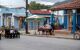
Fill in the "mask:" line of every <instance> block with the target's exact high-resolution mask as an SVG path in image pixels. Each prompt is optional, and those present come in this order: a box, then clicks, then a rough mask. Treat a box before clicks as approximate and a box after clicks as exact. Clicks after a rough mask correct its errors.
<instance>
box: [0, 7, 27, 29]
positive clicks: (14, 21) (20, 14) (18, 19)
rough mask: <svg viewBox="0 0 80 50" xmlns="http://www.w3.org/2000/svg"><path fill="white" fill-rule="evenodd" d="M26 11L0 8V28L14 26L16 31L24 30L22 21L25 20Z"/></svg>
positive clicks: (21, 8) (20, 8)
mask: <svg viewBox="0 0 80 50" xmlns="http://www.w3.org/2000/svg"><path fill="white" fill-rule="evenodd" d="M25 11H26V9H25V8H23V7H19V8H5V7H1V8H0V27H1V26H5V27H7V26H9V27H10V26H14V27H15V28H17V29H20V28H25V24H24V19H25V18H26V12H25Z"/></svg>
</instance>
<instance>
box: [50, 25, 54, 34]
mask: <svg viewBox="0 0 80 50" xmlns="http://www.w3.org/2000/svg"><path fill="white" fill-rule="evenodd" d="M50 26H51V29H50V31H51V35H52V32H54V24H53V23H51V24H50ZM53 35H54V34H53Z"/></svg>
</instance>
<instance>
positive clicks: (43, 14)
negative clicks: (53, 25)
mask: <svg viewBox="0 0 80 50" xmlns="http://www.w3.org/2000/svg"><path fill="white" fill-rule="evenodd" d="M30 16H38V17H42V18H45V19H41V20H37V21H39V24H36V22H37V21H35V20H34V19H29V21H28V29H29V30H33V29H36V27H38V26H44V24H45V23H46V24H49V23H50V16H51V12H50V10H46V9H42V10H29V13H28V17H30ZM44 22H45V23H44Z"/></svg>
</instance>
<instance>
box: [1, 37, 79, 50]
mask: <svg viewBox="0 0 80 50" xmlns="http://www.w3.org/2000/svg"><path fill="white" fill-rule="evenodd" d="M0 50H80V41H79V40H70V39H59V38H47V37H33V36H21V38H20V39H5V38H3V39H2V40H0Z"/></svg>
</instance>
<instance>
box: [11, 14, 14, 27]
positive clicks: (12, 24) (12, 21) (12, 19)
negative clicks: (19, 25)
mask: <svg viewBox="0 0 80 50" xmlns="http://www.w3.org/2000/svg"><path fill="white" fill-rule="evenodd" d="M11 26H14V15H12V17H11Z"/></svg>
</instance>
